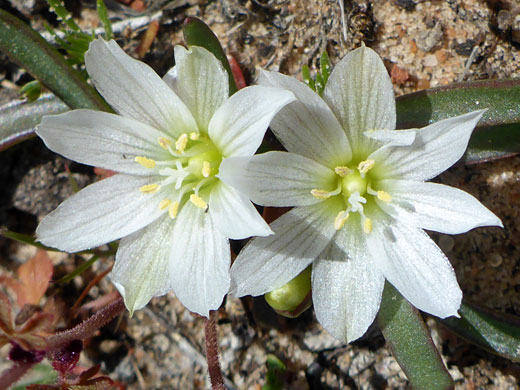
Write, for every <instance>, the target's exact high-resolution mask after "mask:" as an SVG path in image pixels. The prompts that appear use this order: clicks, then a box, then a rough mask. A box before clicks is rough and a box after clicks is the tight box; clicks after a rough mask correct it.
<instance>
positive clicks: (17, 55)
mask: <svg viewBox="0 0 520 390" xmlns="http://www.w3.org/2000/svg"><path fill="white" fill-rule="evenodd" d="M0 50H2V51H3V52H4V53H6V54H7V55H8V56H9V58H10V59H11V60H12V61H14V62H16V63H18V64H19V65H20V66H21V67H23V68H25V69H26V70H27V71H28V72H29V73H31V74H32V75H33V76H34V77H35V78H36V79H38V80H40V81H41V83H42V84H43V85H44V86H45V87H47V88H48V89H49V90H50V91H52V92H54V94H56V96H58V97H60V98H61V99H62V100H63V101H64V102H65V103H66V104H67V105H68V106H69V107H71V108H88V109H93V110H102V111H109V112H112V109H111V108H110V106H109V105H108V104H107V103H106V102H105V101H104V100H103V98H102V97H101V96H100V95H99V94H98V93H97V92H96V90H95V89H94V88H92V87H91V86H90V85H88V84H87V82H86V81H85V80H84V79H83V78H82V77H81V76H80V75H79V73H78V72H77V71H75V70H74V69H73V68H72V66H71V65H70V64H68V63H67V61H66V60H65V59H64V58H63V56H62V55H61V54H60V53H59V52H58V51H57V50H56V49H55V48H54V47H52V46H51V45H50V44H49V43H48V42H47V41H46V40H45V39H43V38H42V37H41V35H40V34H38V32H36V31H35V30H33V29H32V28H31V27H30V26H28V25H27V24H25V23H24V22H22V21H21V20H20V19H18V18H16V17H15V16H13V15H11V14H9V13H8V12H6V11H4V10H0Z"/></svg>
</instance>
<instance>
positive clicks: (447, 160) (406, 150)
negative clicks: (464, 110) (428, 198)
mask: <svg viewBox="0 0 520 390" xmlns="http://www.w3.org/2000/svg"><path fill="white" fill-rule="evenodd" d="M483 113H484V110H480V111H473V112H470V113H469V114H464V115H460V116H456V117H453V118H448V119H444V120H442V121H439V122H436V123H434V124H432V125H429V126H427V127H424V128H422V129H419V130H417V133H416V136H415V141H414V142H413V144H412V145H410V146H402V147H399V146H396V147H390V148H385V147H383V148H381V149H379V150H377V151H375V152H374V153H373V154H372V155H371V157H370V158H373V159H374V160H376V161H381V162H384V165H385V167H386V169H387V170H388V175H387V176H386V177H388V178H395V179H411V180H429V179H431V178H432V177H435V176H437V175H438V174H440V173H441V172H444V171H445V170H446V169H448V168H449V167H451V166H452V165H453V164H455V163H456V162H457V161H458V160H459V159H460V158H461V157H462V155H463V154H464V152H465V151H466V148H467V146H468V141H469V138H470V136H471V133H472V132H473V129H474V128H475V125H476V124H477V122H478V121H479V120H480V118H481V117H482V114H483Z"/></svg>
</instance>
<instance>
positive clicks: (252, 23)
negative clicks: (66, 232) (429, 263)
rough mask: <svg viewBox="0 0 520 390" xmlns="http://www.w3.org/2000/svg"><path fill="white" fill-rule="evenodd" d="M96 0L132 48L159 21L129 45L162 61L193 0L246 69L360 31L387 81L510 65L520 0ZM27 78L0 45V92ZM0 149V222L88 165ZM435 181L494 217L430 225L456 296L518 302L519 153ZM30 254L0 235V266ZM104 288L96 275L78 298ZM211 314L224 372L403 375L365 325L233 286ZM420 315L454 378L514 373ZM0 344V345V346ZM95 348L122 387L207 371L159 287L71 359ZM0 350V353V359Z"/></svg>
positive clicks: (338, 378)
mask: <svg viewBox="0 0 520 390" xmlns="http://www.w3.org/2000/svg"><path fill="white" fill-rule="evenodd" d="M66 3H67V6H69V8H70V9H71V10H72V11H73V12H74V15H75V18H76V20H77V22H78V23H79V24H80V25H81V26H82V27H83V28H96V27H98V25H99V20H98V18H97V15H96V13H95V10H94V8H93V2H92V1H82V2H73V1H68V2H66ZM123 3H127V5H125V4H123ZM137 3H139V4H137ZM141 3H142V4H141ZM107 4H108V5H109V6H110V9H111V10H110V16H111V17H112V18H113V19H114V30H115V31H116V37H117V40H118V42H119V43H120V44H121V45H122V46H123V47H124V49H125V50H126V51H127V52H128V53H130V54H131V55H134V56H136V57H137V52H138V46H139V44H140V42H141V41H142V38H143V35H144V33H145V31H146V30H147V28H148V26H149V24H150V22H151V21H152V20H157V21H158V23H159V30H158V34H157V36H156V37H155V39H154V40H153V42H152V44H151V47H150V48H149V49H148V50H147V51H146V52H145V53H144V55H142V56H141V57H142V58H141V59H142V60H143V61H145V62H147V63H148V64H150V65H151V66H152V67H153V68H154V69H155V70H156V71H157V72H158V73H159V74H160V75H163V74H164V73H165V72H166V71H167V70H168V69H169V68H170V67H171V66H172V65H173V46H174V45H175V44H182V42H183V39H182V21H183V20H184V18H185V17H186V16H190V15H192V16H197V17H199V18H201V19H203V20H204V21H205V22H206V23H207V24H208V25H209V26H210V27H211V28H212V29H213V31H214V32H215V33H216V34H217V35H218V37H219V38H220V40H221V42H222V45H223V47H224V48H225V50H226V51H227V52H228V53H229V54H231V55H233V56H234V57H235V59H236V60H237V61H238V63H239V64H240V67H241V69H242V70H243V73H244V75H245V78H246V81H247V83H253V82H254V80H255V78H256V75H257V71H258V69H259V68H264V69H269V70H276V71H281V72H283V73H286V74H289V75H292V76H295V77H298V78H300V79H301V66H302V65H303V64H308V65H309V67H310V68H311V72H315V70H316V67H317V64H318V62H319V56H320V54H321V53H322V52H323V51H324V50H326V51H327V52H328V54H329V57H330V59H331V63H332V64H335V63H337V62H338V61H339V59H341V58H342V57H343V56H344V55H345V54H346V53H347V52H348V51H350V50H351V49H353V48H355V47H357V46H359V45H360V44H361V43H362V42H364V43H365V44H366V45H367V46H370V47H372V48H373V49H374V50H376V51H377V52H378V53H379V54H380V55H381V57H382V58H383V60H384V62H385V64H386V66H387V68H388V70H389V72H390V73H391V75H392V78H393V82H394V86H395V91H396V94H397V95H400V94H404V93H409V92H414V91H417V90H420V89H425V88H429V87H434V86H438V85H447V84H450V83H453V82H456V81H471V80H478V79H503V78H509V77H519V76H520V50H519V48H520V5H518V2H516V1H514V0H512V1H491V0H488V1H477V0H459V1H456V0H447V1H420V0H380V1H376V0H374V1H368V0H359V1H342V0H338V1H336V0H221V1H202V0H200V1H199V0H154V1H151V0H150V1H144V2H139V1H136V0H134V1H126V2H123V1H121V2H120V3H118V2H116V1H114V0H112V1H107ZM0 5H1V6H2V8H5V9H8V10H10V11H11V12H13V13H16V14H18V16H21V17H23V18H24V19H25V20H27V21H28V22H30V23H31V25H32V26H33V27H35V28H36V29H38V30H40V31H43V30H44V29H43V21H47V22H49V23H54V22H55V19H54V18H53V16H52V14H51V13H49V12H48V10H47V8H46V6H45V2H44V1H38V0H32V1H23V0H22V1H16V0H11V1H9V2H8V1H0ZM136 9H137V10H136ZM143 16H144V18H143ZM29 79H30V78H29V76H28V75H27V74H26V73H25V72H24V71H23V70H22V69H20V68H18V67H17V66H15V65H14V64H12V63H10V62H9V61H8V60H7V59H6V57H5V56H3V55H1V54H0V80H2V81H1V82H0V86H1V88H0V96H2V98H3V100H4V101H5V100H9V99H14V98H15V97H13V96H14V95H13V91H14V90H16V89H17V88H19V86H20V85H21V84H23V83H24V82H25V81H27V80H29ZM0 162H1V163H0V182H1V183H2V190H1V191H0V226H2V227H7V228H9V229H11V230H14V231H18V232H22V233H28V234H31V233H33V232H34V229H35V227H36V226H37V223H38V221H39V220H40V219H41V218H42V217H43V216H45V215H46V214H47V213H48V212H49V211H51V210H52V209H54V208H55V207H56V206H57V205H58V204H59V203H60V202H61V201H63V200H64V199H66V198H67V197H68V196H70V195H71V194H72V193H73V190H72V187H71V186H70V181H69V174H68V173H67V169H69V170H70V171H71V172H72V175H73V177H74V178H75V179H76V181H77V182H78V184H79V186H80V187H83V186H85V185H87V184H89V183H90V182H92V181H93V180H96V175H94V173H93V171H92V170H91V169H90V168H87V167H83V166H80V165H78V164H75V163H72V162H70V161H66V160H64V159H63V158H61V157H59V156H56V155H54V154H53V153H51V152H49V151H48V150H46V149H45V147H44V146H43V144H42V143H41V141H39V140H38V139H34V140H31V141H27V142H24V143H22V144H19V145H17V146H15V147H12V148H11V149H9V150H7V151H4V152H2V153H1V154H0ZM439 181H441V182H443V183H446V184H449V185H453V186H455V187H457V188H461V189H463V190H465V191H467V192H469V193H471V194H473V195H474V196H476V197H477V198H478V199H479V200H481V201H482V202H483V203H484V204H485V205H486V206H487V207H488V208H489V209H490V210H492V211H493V212H495V213H496V214H497V215H498V216H499V217H500V218H501V219H502V221H503V223H504V229H499V228H479V229H476V230H474V231H472V232H470V233H468V234H464V235H457V236H447V235H440V234H434V235H432V237H433V238H434V239H435V240H436V241H437V242H438V244H439V245H440V247H441V248H442V249H443V250H444V251H445V253H446V254H447V255H448V257H449V258H450V260H451V261H452V263H453V265H454V268H455V270H456V273H457V278H458V280H459V283H460V284H461V287H462V289H463V291H464V294H465V296H466V297H467V298H469V299H471V300H473V301H477V302H480V303H482V304H484V305H486V306H488V307H490V308H493V309H495V310H498V311H502V312H506V313H510V314H515V315H520V298H519V294H518V291H520V249H519V248H520V245H519V244H520V222H519V221H520V218H519V217H520V215H519V214H520V211H519V210H520V157H511V158H507V159H502V160H498V161H494V162H488V163H483V164H478V165H472V166H462V165H459V166H456V167H454V168H452V169H450V170H449V171H447V172H446V173H444V174H443V175H441V176H440V178H439ZM32 255H34V249H33V248H31V247H27V246H24V245H20V244H17V243H14V242H12V241H8V240H6V239H4V238H0V266H1V269H0V271H1V272H11V271H13V270H14V269H16V268H17V266H18V265H19V264H20V263H22V262H24V261H26V260H27V259H28V258H30V257H31V256H32ZM53 261H54V264H55V266H56V271H55V272H57V274H55V277H56V278H58V277H60V276H63V275H62V274H65V273H66V271H67V270H69V269H70V268H71V267H74V265H76V266H77V265H78V264H79V263H80V262H81V257H79V256H74V257H73V256H68V255H63V254H53ZM112 261H113V259H103V260H102V261H98V262H97V263H96V264H95V265H94V266H93V268H92V269H91V270H90V271H89V275H94V274H99V273H101V272H102V271H104V270H106V269H107V268H108V267H109V266H110V265H111V263H112ZM60 272H61V273H62V274H60ZM89 280H90V279H89V277H87V276H84V277H77V278H75V279H74V281H73V286H71V288H70V289H69V290H67V291H69V293H72V295H74V294H76V295H75V296H76V297H77V296H79V294H80V293H81V291H82V289H83V288H84V287H85V286H86V284H87V283H88V282H89ZM113 291H114V287H113V286H112V285H111V284H110V282H109V281H108V280H103V281H101V283H100V284H99V285H98V286H97V287H96V288H94V289H92V290H91V291H90V293H89V296H88V300H94V299H96V298H99V297H100V296H103V295H105V294H107V293H110V292H113ZM218 323H219V327H218V334H219V343H220V348H221V353H222V356H221V358H222V367H223V372H224V375H225V376H226V381H227V382H226V385H227V387H228V388H231V389H258V390H260V389H261V388H262V385H263V384H264V383H265V377H266V371H267V368H266V357H267V354H274V355H276V356H277V357H279V358H280V359H281V360H282V361H283V362H284V363H285V364H286V366H287V375H286V377H285V387H286V388H287V389H298V390H300V389H302V390H305V389H312V390H314V389H338V388H345V389H406V388H408V382H407V380H406V377H405V376H404V374H403V373H402V371H401V369H400V368H399V366H398V364H397V363H396V361H395V359H394V358H393V357H392V355H391V353H390V351H389V349H388V348H387V346H385V343H384V339H383V337H382V335H381V333H380V331H379V330H378V328H377V326H376V325H374V326H372V327H371V328H370V330H369V331H368V332H367V334H366V335H365V336H364V337H363V338H362V339H361V340H359V341H357V342H355V343H352V344H350V345H344V344H342V343H341V342H339V341H337V340H335V339H334V338H333V337H332V336H330V335H329V334H328V333H327V332H326V331H325V330H323V329H322V328H321V326H320V325H319V324H318V323H317V321H316V319H315V317H314V314H313V312H312V310H309V311H307V312H306V313H304V315H302V316H301V317H299V318H297V319H293V320H288V319H285V318H283V317H280V316H277V315H276V314H274V312H272V311H271V310H270V309H269V308H268V307H266V304H265V302H264V301H263V298H257V299H245V300H243V301H240V300H237V299H235V298H232V297H228V298H227V300H226V301H225V304H224V305H223V307H222V308H221V310H220V311H219V313H218ZM427 324H428V326H429V327H430V330H431V332H432V336H433V338H434V341H435V343H436V345H437V346H438V347H439V350H440V351H441V353H442V357H443V360H444V362H445V363H446V364H447V367H448V369H449V371H450V373H451V375H452V376H453V378H454V380H455V383H456V389H497V390H498V389H518V388H520V386H519V385H518V381H519V379H520V366H519V365H518V364H516V363H512V362H510V361H508V360H506V359H503V358H500V357H497V356H495V355H492V354H490V353H488V352H485V351H482V350H480V349H478V348H477V347H474V346H472V345H471V344H468V343H467V342H465V341H463V340H462V339H460V338H458V337H457V336H455V335H454V334H453V333H451V332H449V331H448V330H446V329H445V328H443V327H442V326H440V325H438V324H437V323H436V322H435V321H434V320H433V319H431V318H428V319H427ZM0 353H2V354H3V356H4V355H5V353H6V351H5V348H3V349H2V350H0ZM93 363H99V364H101V366H102V370H103V372H104V373H106V374H107V375H109V376H110V377H111V378H112V379H117V380H119V381H121V382H123V383H124V384H125V385H126V386H127V388H128V389H136V390H138V389H203V388H208V386H209V385H208V379H207V371H206V363H205V358H204V338H203V321H202V320H201V319H200V318H197V317H195V316H194V315H192V314H191V313H189V312H188V311H187V310H186V309H184V308H183V306H182V305H181V304H180V303H179V302H178V301H177V299H176V298H175V297H174V296H173V295H172V294H169V295H167V296H164V297H160V298H156V299H154V300H152V302H151V303H150V304H149V305H148V306H147V307H146V308H145V309H143V310H140V311H137V312H136V313H135V314H134V316H133V317H132V318H128V316H127V315H125V316H124V318H123V319H122V321H121V323H120V324H119V326H118V327H116V325H115V324H112V325H110V326H108V327H106V328H104V329H103V331H102V332H101V334H100V335H99V336H98V337H97V338H96V339H95V340H92V341H91V342H90V343H89V345H88V346H87V350H86V353H84V354H83V355H82V358H81V360H80V364H81V365H84V366H86V367H88V366H91V365H92V364H93ZM6 364H8V363H7V362H6V363H0V369H3V368H4V366H5V365H6Z"/></svg>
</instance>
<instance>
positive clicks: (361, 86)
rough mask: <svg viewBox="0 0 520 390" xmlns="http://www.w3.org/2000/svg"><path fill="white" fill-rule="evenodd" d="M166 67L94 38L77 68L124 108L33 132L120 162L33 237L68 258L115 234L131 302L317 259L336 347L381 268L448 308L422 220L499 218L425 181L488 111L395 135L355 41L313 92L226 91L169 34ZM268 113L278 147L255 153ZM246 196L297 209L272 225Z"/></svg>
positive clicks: (265, 75)
mask: <svg viewBox="0 0 520 390" xmlns="http://www.w3.org/2000/svg"><path fill="white" fill-rule="evenodd" d="M175 61H176V66H175V67H174V68H173V69H172V70H170V71H169V72H168V73H167V74H166V76H165V77H164V79H162V80H161V79H160V78H159V76H157V74H155V73H154V72H153V70H152V69H151V68H149V67H148V66H147V65H145V64H144V63H141V62H139V61H136V60H134V59H132V58H131V57H129V56H128V55H126V54H125V53H124V52H123V51H122V50H121V49H120V48H119V47H118V46H117V44H116V43H115V42H114V41H110V42H106V41H103V40H102V39H98V40H96V41H94V42H93V43H92V44H91V46H90V48H89V51H88V52H87V54H86V57H85V62H86V66H87V71H88V72H89V74H90V76H91V78H92V80H93V82H94V84H95V86H96V88H97V89H98V91H99V92H100V93H101V94H102V95H103V97H104V98H105V99H106V100H107V102H108V103H109V104H110V105H111V106H112V107H113V108H114V110H115V111H116V112H117V113H118V114H119V115H115V114H109V113H104V112H95V111H89V110H75V111H71V112H69V113H65V114H61V115H57V116H48V117H45V118H44V119H43V120H42V122H41V124H40V125H39V126H38V128H37V133H38V135H39V136H40V137H41V138H42V139H43V140H44V142H45V144H46V145H47V146H48V147H49V148H50V149H52V150H53V151H55V152H57V153H60V154H62V155H63V156H65V157H67V158H70V159H73V160H75V161H78V162H80V163H84V164H88V165H92V166H99V167H103V168H107V169H111V170H115V171H117V172H120V173H119V174H117V175H115V176H113V177H111V178H108V179H105V180H102V181H99V182H97V183H94V184H92V185H90V186H88V187H86V188H85V189H83V190H82V191H80V192H79V193H77V194H75V195H74V196H72V197H71V198H69V199H68V200H66V201H65V202H63V203H62V204H61V205H60V206H59V207H58V208H57V209H56V210H55V211H53V212H52V213H51V214H49V215H48V216H47V217H45V218H44V219H43V221H42V222H41V224H40V226H39V227H38V229H37V236H38V239H39V240H40V241H41V242H42V243H44V244H46V245H49V246H52V247H56V248H59V249H61V250H64V251H68V252H76V251H81V250H84V249H87V248H92V247H96V246H99V245H102V244H105V243H107V242H110V241H113V240H117V239H119V238H121V241H120V244H119V249H118V251H117V255H116V261H115V265H114V269H113V271H112V274H111V279H112V281H113V283H114V284H115V285H116V287H117V288H118V289H119V291H120V292H121V294H122V296H123V297H124V299H125V303H126V306H127V307H128V309H129V310H130V312H133V311H134V310H137V309H140V308H142V307H143V306H144V305H146V304H147V303H148V301H149V300H150V299H151V298H152V297H154V296H159V295H162V294H165V293H166V292H168V291H171V290H173V292H174V293H175V294H176V295H177V297H178V298H179V299H180V300H181V302H182V303H183V304H184V305H185V306H186V307H187V308H188V309H189V310H191V311H194V312H197V313H199V314H202V315H205V316H208V314H209V311H210V310H215V309H217V308H218V307H219V306H220V304H221V303H222V300H223V297H224V295H225V294H226V293H227V292H228V291H230V292H231V293H233V294H235V295H237V296H243V295H247V294H251V295H260V294H264V293H266V292H268V291H271V290H273V289H276V288H278V287H280V286H282V285H284V284H285V283H287V282H289V281H290V280H291V279H292V278H294V277H296V276H297V275H298V274H299V273H300V272H301V271H302V270H304V269H305V268H306V267H308V266H309V265H310V264H311V263H312V292H313V301H314V307H315V311H316V315H317V317H318V320H319V321H320V322H321V323H322V325H323V326H324V327H325V328H326V329H327V330H329V331H330V332H331V333H332V334H333V335H334V336H336V337H338V338H340V339H342V340H345V341H347V342H350V341H352V340H355V339H356V338H358V337H360V336H361V335H363V333H364V332H365V331H366V329H367V328H368V326H369V325H370V323H371V322H372V321H373V319H374V317H375V315H376V314H377V311H378V308H379V304H380V301H381V294H382V290H383V286H384V281H385V278H386V279H387V280H388V281H389V282H390V283H392V284H393V285H394V286H395V287H396V288H397V289H398V290H399V291H400V292H401V294H403V295H404V296H405V297H406V298H407V299H408V300H409V301H410V302H411V303H413V304H414V305H415V306H417V307H418V308H419V309H421V310H424V311H427V312H429V313H432V314H434V315H437V316H440V317H446V316H450V315H457V310H458V308H459V306H460V301H461V296H462V293H461V290H460V288H459V286H458V284H457V281H456V278H455V274H454V272H453V269H452V267H451V265H450V263H449V261H448V260H447V258H446V257H445V256H444V254H443V253H442V252H441V250H440V249H439V248H438V247H437V246H436V245H435V244H434V243H433V241H432V240H431V239H430V238H429V237H428V236H427V235H426V233H424V231H423V230H422V229H423V228H424V229H429V230H436V231H440V232H444V233H451V234H456V233H462V232H465V231H467V230H469V229H471V228H474V227H476V226H483V225H498V226H501V222H500V220H499V219H498V218H497V217H496V216H495V215H494V214H493V213H491V212H490V211H488V210H487V209H486V208H485V207H484V206H482V205H481V204H480V203H479V202H478V201H477V200H476V199H475V198H473V197H472V196H471V195H469V194H467V193H465V192H462V191H460V190H457V189H454V188H451V187H447V186H443V185H441V184H434V183H425V182H424V181H425V180H428V179H431V178H432V177H434V176H436V175H438V174H439V173H441V172H442V171H444V170H446V169H447V168H448V167H450V166H451V165H452V164H454V163H455V162H456V161H457V160H458V159H459V158H460V157H461V156H462V154H463V153H464V151H465V149H466V147H467V142H468V140H469V137H470V135H471V132H472V130H473V128H474V127H475V125H476V123H477V122H478V120H479V119H480V117H481V115H482V111H478V112H473V113H469V114H466V115H462V116H459V117H456V118H450V119H447V120H444V121H441V122H438V123H435V124H432V125H430V126H428V127H427V128H424V129H420V130H418V129H412V130H400V131H395V130H394V129H395V115H396V114H395V100H394V94H393V88H392V84H391V82H390V79H389V77H388V74H387V72H386V70H385V68H384V66H383V63H382V61H381V59H380V58H379V57H378V56H377V54H375V52H373V51H372V50H370V49H368V48H365V47H362V48H359V49H357V50H354V51H352V52H351V53H349V54H348V55H347V56H346V57H345V58H344V59H343V60H342V61H341V62H340V63H339V64H338V65H337V66H336V67H335V69H334V71H333V73H332V74H331V76H330V78H329V81H328V84H327V86H326V88H325V91H324V94H323V98H321V97H320V96H319V95H318V94H316V93H315V92H313V91H312V90H311V89H310V88H309V87H307V86H306V85H304V84H303V83H300V82H298V81H296V80H295V79H292V78H290V77H287V76H284V75H282V74H279V73H275V72H265V71H263V72H262V73H261V77H260V80H259V83H260V84H261V85H260V86H252V87H247V88H244V89H242V90H240V91H238V92H237V93H235V94H234V95H233V96H231V97H228V92H229V91H228V81H227V74H226V72H225V70H224V68H223V67H222V65H221V63H220V62H219V61H218V60H217V59H216V58H215V57H214V56H213V55H212V54H211V53H210V52H208V51H207V50H205V49H203V48H200V47H192V48H191V49H190V50H186V49H185V48H183V47H181V46H176V47H175ZM273 118H274V119H273ZM270 123H271V128H272V129H273V131H274V133H275V135H276V136H277V137H278V139H279V140H280V141H281V142H282V144H283V145H284V146H285V148H286V149H287V150H288V152H268V153H265V154H261V155H256V156H253V154H254V153H255V151H256V150H257V148H258V147H259V145H260V143H261V141H262V138H263V136H264V133H265V131H266V129H267V127H268V126H269V124H270ZM250 200H252V201H253V202H255V203H257V204H260V205H264V206H296V207H295V208H293V209H292V210H291V211H289V212H288V213H286V214H285V215H283V216H282V217H280V218H279V219H278V220H276V221H275V222H274V223H273V224H271V227H269V226H268V225H267V224H266V223H265V222H264V220H263V219H262V218H261V217H260V216H259V214H258V213H257V211H256V209H255V208H254V206H253V204H252V203H251V201H250ZM271 229H272V230H271ZM273 231H274V234H273ZM249 236H264V237H257V238H254V239H253V240H251V241H250V243H249V244H248V245H247V246H246V247H245V248H244V250H243V251H242V252H241V253H240V254H239V256H238V258H237V259H236V261H235V263H234V264H233V266H232V267H231V275H230V270H229V266H230V250H229V242H228V239H229V238H231V239H241V238H245V237H249Z"/></svg>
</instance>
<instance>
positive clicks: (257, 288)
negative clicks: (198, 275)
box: [230, 201, 339, 297]
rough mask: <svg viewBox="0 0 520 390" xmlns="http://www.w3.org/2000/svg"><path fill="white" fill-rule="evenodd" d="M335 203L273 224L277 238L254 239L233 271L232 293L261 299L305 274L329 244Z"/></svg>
mask: <svg viewBox="0 0 520 390" xmlns="http://www.w3.org/2000/svg"><path fill="white" fill-rule="evenodd" d="M338 211H339V210H338V208H337V207H336V205H334V204H332V203H331V201H326V202H322V203H320V204H317V205H313V206H308V207H297V208H295V209H292V210H290V211H289V212H287V213H285V214H284V215H282V216H281V217H280V218H278V219H277V220H276V221H274V222H273V223H272V224H271V229H273V231H274V232H275V234H274V235H272V236H268V237H257V238H253V239H252V240H251V241H249V243H248V244H247V245H246V246H245V247H244V249H242V251H241V252H240V254H239V255H238V257H237V258H236V260H235V262H234V263H233V266H232V267H231V288H230V293H231V294H233V295H235V296H238V297H241V296H244V295H253V296H256V295H261V294H265V293H266V292H269V291H271V290H274V289H276V288H278V287H281V286H283V285H284V284H285V283H287V282H289V281H290V280H291V279H293V278H294V277H296V276H297V275H298V274H299V273H300V272H301V271H303V270H304V269H305V268H306V267H307V266H308V265H309V264H310V263H311V262H312V261H313V260H314V259H316V257H318V255H319V254H320V253H321V251H323V249H324V248H325V247H326V246H327V245H328V244H329V242H330V240H331V239H332V237H333V236H334V233H335V232H336V230H335V229H334V217H335V216H336V214H337V212H338Z"/></svg>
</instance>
